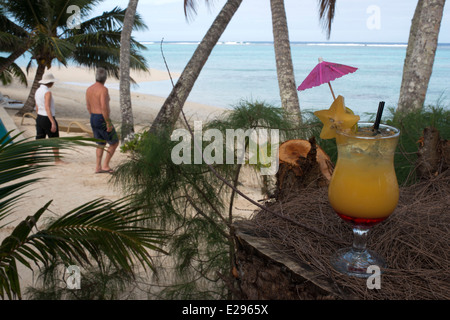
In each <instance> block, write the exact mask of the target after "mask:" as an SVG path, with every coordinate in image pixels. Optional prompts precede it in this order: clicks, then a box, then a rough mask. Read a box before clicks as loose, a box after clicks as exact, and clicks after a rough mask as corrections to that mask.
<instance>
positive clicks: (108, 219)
mask: <svg viewBox="0 0 450 320" xmlns="http://www.w3.org/2000/svg"><path fill="white" fill-rule="evenodd" d="M10 135H12V132H9V133H8V134H7V135H5V136H3V137H1V138H0V230H2V229H4V230H6V229H5V228H6V227H7V226H10V225H12V223H13V222H14V220H15V219H14V214H15V213H17V211H18V210H20V202H21V201H24V196H25V195H26V194H27V190H29V189H26V188H27V187H30V186H32V185H33V184H35V183H37V182H39V181H41V178H37V177H36V176H34V174H35V173H38V172H40V171H42V170H44V169H46V168H48V167H49V166H51V163H52V162H53V161H54V160H55V158H54V154H53V148H54V147H58V148H63V149H67V148H71V147H74V146H76V145H86V144H89V143H91V142H90V141H89V140H86V139H80V138H60V139H46V140H27V139H21V138H19V135H15V136H12V138H11V137H10ZM44 202H45V203H44ZM44 202H43V204H42V207H41V208H36V212H29V213H28V214H29V216H28V217H27V218H26V219H25V220H23V221H21V222H19V223H18V224H16V225H15V226H13V230H12V232H11V233H10V234H9V235H8V236H7V237H6V238H4V239H3V241H2V242H1V244H0V297H1V298H2V299H6V298H7V299H16V298H17V299H21V298H22V297H23V295H22V288H21V282H20V275H19V268H18V266H19V264H22V265H23V266H25V267H26V268H29V269H31V270H33V269H41V268H42V269H48V268H50V267H52V266H54V265H55V264H56V265H57V264H63V265H64V266H69V265H77V266H78V267H79V268H81V269H82V268H88V267H89V266H92V265H93V266H97V268H98V269H99V270H100V271H105V270H111V269H114V270H115V271H116V272H121V273H124V274H126V275H127V276H128V277H131V278H132V277H134V275H135V273H136V272H137V270H138V269H137V268H141V269H142V270H148V271H152V270H153V268H154V266H153V262H152V256H151V252H163V250H162V249H161V246H162V241H163V239H164V233H163V232H162V231H160V230H156V229H152V228H149V227H146V226H144V225H143V221H144V220H147V219H150V218H149V217H148V216H147V215H144V214H143V211H142V210H143V208H142V207H141V206H138V205H137V204H135V203H134V202H133V201H132V200H131V199H129V198H123V199H120V200H117V201H109V200H107V199H94V200H92V201H90V202H87V203H85V204H83V205H80V206H79V207H77V208H74V209H73V210H70V211H69V212H67V213H62V212H58V213H56V215H57V217H56V218H52V219H49V217H48V211H47V210H48V208H49V206H50V204H51V203H52V200H50V199H46V200H45V201H44ZM44 216H47V220H48V221H47V222H46V223H41V220H42V219H43V217H44ZM4 230H2V231H4ZM109 272H110V271H109ZM59 280H60V282H61V281H62V280H63V279H59ZM82 285H83V284H82Z"/></svg>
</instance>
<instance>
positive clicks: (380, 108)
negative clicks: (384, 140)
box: [373, 101, 385, 134]
mask: <svg viewBox="0 0 450 320" xmlns="http://www.w3.org/2000/svg"><path fill="white" fill-rule="evenodd" d="M384 103H385V102H384V101H380V103H379V104H378V112H377V117H376V119H375V123H374V125H373V131H374V132H375V134H378V133H379V131H378V128H379V127H380V122H381V115H382V114H383V110H384Z"/></svg>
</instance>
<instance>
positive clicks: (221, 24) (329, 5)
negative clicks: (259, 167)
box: [150, 0, 336, 133]
mask: <svg viewBox="0 0 450 320" xmlns="http://www.w3.org/2000/svg"><path fill="white" fill-rule="evenodd" d="M241 2H242V0H228V1H227V3H226V4H225V6H224V7H223V8H222V11H221V12H220V13H219V15H218V16H217V18H216V20H214V22H213V24H212V25H211V27H210V29H209V30H208V32H207V33H206V35H205V37H204V38H203V39H202V41H201V43H200V44H199V46H198V47H197V49H196V51H195V52H194V54H193V55H192V58H191V59H190V60H189V62H188V64H187V65H186V67H185V68H184V70H183V72H182V74H181V76H180V78H179V79H178V82H177V83H176V85H175V87H174V88H173V89H172V91H171V93H170V95H169V97H168V98H167V99H166V101H165V102H164V104H163V106H162V107H161V109H160V111H159V113H158V115H157V117H156V119H155V121H154V122H153V124H152V126H151V128H150V133H156V132H158V130H159V129H160V128H161V127H164V126H168V127H173V126H174V125H175V123H176V121H177V120H178V117H179V115H180V112H181V109H182V108H183V105H184V103H185V102H186V100H187V98H188V96H189V93H190V92H191V90H192V88H193V86H194V83H195V81H196V80H197V78H198V76H199V74H200V72H201V70H202V68H203V66H204V65H205V63H206V61H207V60H208V57H209V55H210V53H211V51H212V49H213V48H214V46H215V45H216V43H217V41H218V40H219V38H220V36H221V35H222V33H223V32H224V31H225V28H226V27H227V25H228V23H229V22H230V20H231V18H232V17H233V15H234V13H235V12H236V11H237V9H238V8H239V6H240V4H241ZM271 3H272V17H273V25H274V40H275V52H276V53H277V57H276V59H277V72H278V78H279V83H280V95H281V100H282V101H285V103H284V105H283V107H285V109H286V111H288V112H290V113H293V114H294V115H299V114H300V105H299V103H298V96H297V91H296V88H295V81H294V79H293V73H294V71H293V66H292V57H291V53H290V44H289V35H288V29H287V22H286V12H285V9H284V2H283V0H271ZM335 4H336V0H319V9H320V10H319V11H320V19H321V20H322V21H324V26H325V27H326V28H327V31H328V36H329V34H330V31H331V22H332V20H333V18H334V12H335V10H334V9H335ZM184 5H185V14H186V15H187V13H188V12H189V11H188V10H189V9H193V11H194V12H195V8H194V7H193V6H194V5H195V1H194V0H185V1H184ZM295 99H296V100H297V101H295Z"/></svg>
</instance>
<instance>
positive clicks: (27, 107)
mask: <svg viewBox="0 0 450 320" xmlns="http://www.w3.org/2000/svg"><path fill="white" fill-rule="evenodd" d="M44 73H45V64H43V63H40V62H38V67H37V70H36V75H35V76H34V81H33V86H32V87H31V90H30V94H29V95H28V98H27V101H26V102H25V104H24V105H23V107H22V108H21V109H20V110H19V111H18V112H17V114H16V115H18V116H22V115H24V114H25V113H27V112H33V110H34V108H35V105H36V103H35V100H34V94H35V93H36V90H37V89H38V88H39V81H41V80H42V77H43V76H44Z"/></svg>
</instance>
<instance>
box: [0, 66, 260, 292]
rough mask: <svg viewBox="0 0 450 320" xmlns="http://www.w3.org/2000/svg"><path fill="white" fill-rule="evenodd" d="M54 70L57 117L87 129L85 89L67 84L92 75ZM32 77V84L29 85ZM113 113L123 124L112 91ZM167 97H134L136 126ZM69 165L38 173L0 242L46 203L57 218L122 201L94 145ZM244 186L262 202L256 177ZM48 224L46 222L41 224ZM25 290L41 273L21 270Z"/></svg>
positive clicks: (205, 111) (246, 210) (19, 94)
mask: <svg viewBox="0 0 450 320" xmlns="http://www.w3.org/2000/svg"><path fill="white" fill-rule="evenodd" d="M51 72H52V73H53V74H54V75H55V77H56V78H57V79H58V80H59V81H58V82H57V83H56V84H55V86H54V87H53V88H52V92H53V94H54V99H55V104H56V114H57V115H56V117H57V119H58V121H70V120H77V121H82V122H84V123H85V124H87V125H88V126H89V115H88V113H87V110H86V107H85V102H84V97H85V90H86V86H76V85H71V84H67V83H65V82H79V83H90V82H93V79H94V73H93V71H88V70H85V69H81V68H73V67H71V68H67V69H66V68H52V69H51ZM132 76H133V77H134V79H135V80H136V81H137V82H142V81H160V80H166V79H167V78H168V77H167V75H166V73H164V72H162V71H158V70H152V71H151V74H150V75H144V74H138V75H132ZM31 81H32V80H31V79H30V84H31ZM107 83H109V84H113V83H116V84H117V83H118V81H117V80H115V79H109V81H108V82H107ZM109 91H110V96H111V113H112V119H113V121H114V122H116V123H119V122H120V106H119V92H118V90H114V89H110V90H109ZM0 92H1V93H2V94H3V95H8V96H9V97H10V98H11V99H16V100H20V101H22V102H23V101H25V100H26V98H27V96H28V93H29V88H25V87H23V86H21V85H17V84H13V85H11V86H8V87H0ZM163 102H164V98H160V97H155V96H150V95H145V94H136V93H133V94H132V105H133V114H134V116H135V123H136V128H137V129H139V128H143V127H148V126H149V125H150V124H151V121H152V120H153V119H154V118H155V116H156V115H157V112H158V111H159V108H160V107H161V106H162V104H163ZM16 111H17V110H14V109H7V112H8V114H9V115H10V116H11V117H12V118H13V119H14V122H15V124H16V126H17V127H18V128H19V130H21V131H24V136H25V137H27V138H28V137H30V138H33V137H34V135H35V122H34V120H33V119H31V118H26V119H25V121H24V122H23V124H21V121H22V118H21V117H17V116H15V113H16ZM223 111H224V110H223V109H221V108H216V107H213V106H208V105H202V104H198V103H190V102H188V103H187V104H186V105H185V112H186V114H187V116H188V117H190V118H191V120H192V119H199V120H201V119H211V118H213V117H215V116H217V115H219V114H221V112H223ZM60 135H61V136H77V135H80V133H66V132H60ZM124 160H126V155H125V154H123V153H121V152H120V151H119V149H118V150H117V152H116V154H115V156H114V157H113V159H112V161H111V166H112V167H113V168H114V167H115V166H117V165H118V164H119V163H120V162H122V161H124ZM64 161H65V162H66V164H64V165H58V166H53V167H51V168H49V169H46V170H44V171H43V172H41V173H39V174H37V176H39V177H44V178H45V180H42V181H41V182H39V183H36V184H34V185H33V186H32V187H31V188H28V189H27V190H29V192H28V193H27V195H26V198H25V199H24V200H23V201H21V202H20V206H18V207H17V210H16V212H15V213H14V215H13V216H12V217H13V219H14V221H13V222H12V223H11V225H9V226H8V227H5V228H2V229H0V241H1V239H3V238H4V237H5V236H7V235H9V234H10V232H11V231H12V230H13V227H14V226H15V225H17V223H19V222H20V221H21V220H23V219H24V218H25V217H27V216H29V215H32V214H34V213H35V212H36V211H37V210H38V209H39V208H41V207H42V206H44V205H45V204H46V203H47V202H48V201H50V200H53V202H52V204H51V205H50V207H49V211H48V212H47V214H46V217H47V218H48V217H51V216H58V215H61V214H64V213H66V212H68V211H69V210H71V209H74V208H75V207H77V206H79V205H81V204H84V203H86V202H88V201H91V200H94V199H97V198H105V199H109V200H116V199H119V198H120V197H121V196H122V194H121V191H120V190H119V189H117V188H114V187H113V186H112V185H111V184H110V183H109V179H110V175H109V174H95V173H94V169H95V150H94V148H92V147H77V148H76V150H70V151H67V152H66V153H65V155H64ZM245 180H246V181H245V187H243V191H244V192H245V193H246V194H247V195H248V196H250V197H251V198H253V199H254V200H260V199H261V198H262V196H261V193H260V189H259V186H258V177H257V175H256V174H247V175H246V177H245ZM254 209H255V207H254V206H253V205H252V204H251V203H249V202H248V201H247V200H245V199H242V198H240V197H238V198H237V199H236V201H235V212H236V213H237V214H240V215H244V216H248V215H249V214H251V213H252V211H253V210H254ZM42 222H45V219H43V220H42ZM20 275H21V281H22V287H23V288H25V287H26V286H29V285H31V284H32V283H33V281H35V280H36V279H35V277H36V275H37V274H34V275H33V273H32V272H30V271H29V270H28V269H26V268H25V267H23V266H22V267H21V274H20Z"/></svg>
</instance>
